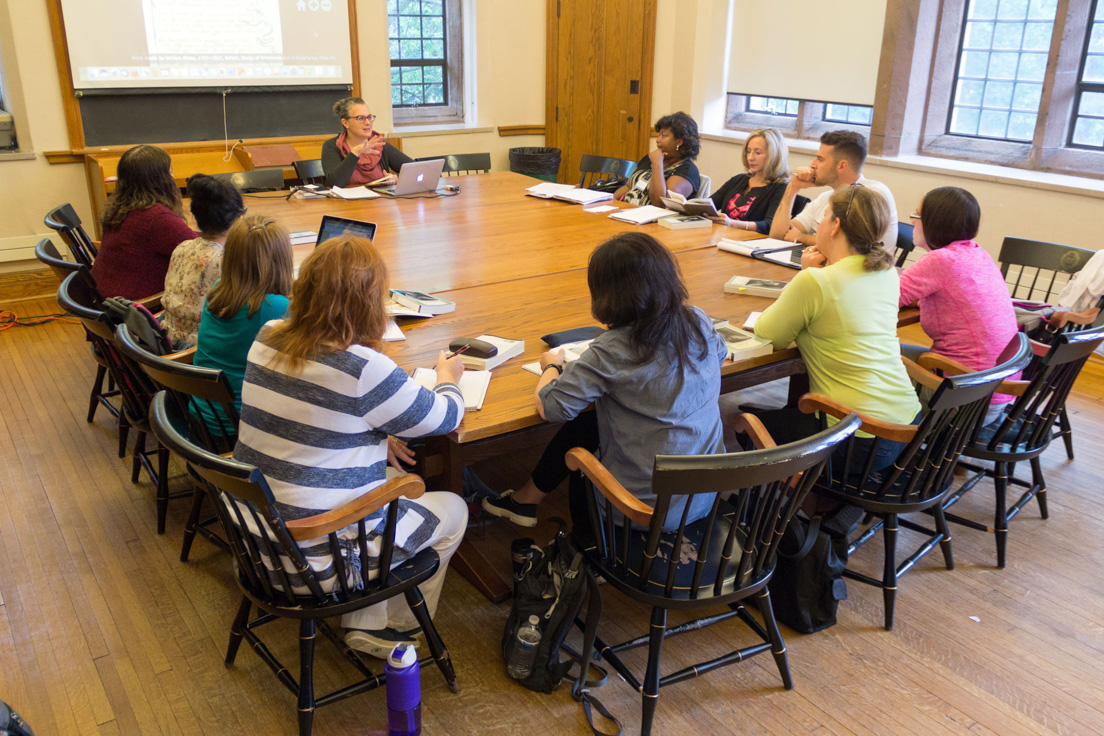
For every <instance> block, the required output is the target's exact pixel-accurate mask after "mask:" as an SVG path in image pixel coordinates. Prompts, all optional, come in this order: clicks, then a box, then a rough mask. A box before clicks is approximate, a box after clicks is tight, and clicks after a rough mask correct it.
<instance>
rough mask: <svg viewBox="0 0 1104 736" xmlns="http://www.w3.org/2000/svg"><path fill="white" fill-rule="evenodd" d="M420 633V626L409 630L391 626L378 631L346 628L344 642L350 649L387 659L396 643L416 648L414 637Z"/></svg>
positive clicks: (416, 643)
mask: <svg viewBox="0 0 1104 736" xmlns="http://www.w3.org/2000/svg"><path fill="white" fill-rule="evenodd" d="M421 633H422V629H421V627H418V628H414V629H411V630H410V631H396V630H395V629H392V628H391V627H387V628H386V629H381V630H379V631H366V630H364V629H346V630H345V643H346V644H347V645H348V646H349V648H350V649H355V650H357V651H358V652H364V653H365V654H370V655H372V656H373V657H379V658H380V659H387V658H388V657H390V656H391V650H393V649H394V648H395V645H396V644H409V645H410V646H412V647H414V648H415V649H417V648H418V644H419V642H418V639H416V638H415V637H417V636H419V635H420V634H421Z"/></svg>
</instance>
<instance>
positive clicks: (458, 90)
mask: <svg viewBox="0 0 1104 736" xmlns="http://www.w3.org/2000/svg"><path fill="white" fill-rule="evenodd" d="M398 1H399V2H401V0H398ZM441 4H442V7H443V9H444V12H445V29H444V31H445V57H444V86H445V100H446V104H445V105H415V106H412V107H406V106H400V105H395V104H392V106H391V117H392V120H393V121H394V123H395V125H422V124H443V123H463V122H464V119H465V110H466V107H465V104H464V103H465V95H464V92H465V90H464V9H463V5H464V3H463V1H462V0H441ZM388 16H390V14H388ZM388 47H389V48H388V56H389V57H390V33H389V34H388ZM390 61H391V68H394V67H402V66H422V65H423V64H424V62H426V61H428V60H426V59H410V60H407V59H392V60H390ZM410 61H415V62H418V63H415V64H410V63H409V62H410ZM434 61H436V60H434ZM388 77H390V71H389V72H388Z"/></svg>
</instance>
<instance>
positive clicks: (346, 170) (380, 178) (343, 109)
mask: <svg viewBox="0 0 1104 736" xmlns="http://www.w3.org/2000/svg"><path fill="white" fill-rule="evenodd" d="M333 111H334V115H336V116H337V118H338V120H340V121H341V127H342V128H343V130H342V131H341V134H340V135H338V136H337V137H336V138H331V139H329V140H328V141H326V142H325V143H323V144H322V170H323V171H324V172H326V186H330V187H347V186H357V185H359V184H368V183H378V184H394V183H395V175H394V174H393V173H392V172H397V171H398V170H399V169H401V168H402V167H403V164H406V163H409V162H410V161H413V160H414V159H412V158H410V157H409V156H407V155H406V154H405V153H403V152H402V151H400V150H399V149H397V148H395V147H394V146H392V145H391V144H390V143H388V142H387V141H385V140H384V139H383V134H382V133H380V132H378V131H376V130H373V129H372V125H373V124H374V123H375V121H376V116H375V115H373V114H372V112H371V110H369V109H368V105H367V104H365V102H364V100H362V99H361V98H359V97H346V98H345V99H343V100H338V101H337V102H335V103H334V106H333Z"/></svg>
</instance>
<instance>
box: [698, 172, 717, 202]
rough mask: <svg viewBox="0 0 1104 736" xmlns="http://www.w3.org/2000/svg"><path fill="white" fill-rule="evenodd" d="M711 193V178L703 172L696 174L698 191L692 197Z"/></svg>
mask: <svg viewBox="0 0 1104 736" xmlns="http://www.w3.org/2000/svg"><path fill="white" fill-rule="evenodd" d="M711 194H713V180H712V179H710V178H709V177H708V176H707V175H705V174H699V175H698V191H697V193H696V194H695V195H694V197H708V196H710V195H711Z"/></svg>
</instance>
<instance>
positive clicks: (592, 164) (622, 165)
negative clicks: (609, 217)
mask: <svg viewBox="0 0 1104 736" xmlns="http://www.w3.org/2000/svg"><path fill="white" fill-rule="evenodd" d="M635 168H636V162H635V161H628V160H626V159H623V158H612V157H609V156H591V155H587V154H585V155H583V157H582V158H581V159H580V160H579V188H580V189H583V188H587V187H590V186H591V185H593V184H594V183H595V182H596V181H606V182H608V181H610V180H611V179H613V180H616V182H617V186H618V187H619V186H621V185H622V184H624V183H625V181H626V180H627V179H628V178H629V177H630V176H631V175H632V172H633V170H634V169H635ZM614 188H616V187H614Z"/></svg>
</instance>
